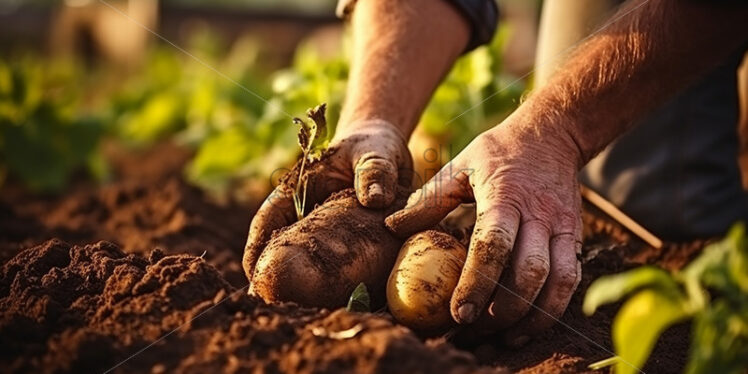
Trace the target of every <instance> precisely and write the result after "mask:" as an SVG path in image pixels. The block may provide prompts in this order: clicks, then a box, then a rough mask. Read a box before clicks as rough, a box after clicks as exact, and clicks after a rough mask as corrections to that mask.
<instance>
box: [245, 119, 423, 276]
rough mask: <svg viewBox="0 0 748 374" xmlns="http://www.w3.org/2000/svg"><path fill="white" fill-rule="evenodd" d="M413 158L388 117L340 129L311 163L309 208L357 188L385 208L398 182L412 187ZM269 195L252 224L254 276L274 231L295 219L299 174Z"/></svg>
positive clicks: (248, 257) (248, 266)
mask: <svg viewBox="0 0 748 374" xmlns="http://www.w3.org/2000/svg"><path fill="white" fill-rule="evenodd" d="M412 164H413V161H412V159H411V157H410V152H409V151H408V146H407V141H406V139H405V137H404V136H403V134H402V133H401V132H400V130H399V129H398V128H396V127H395V126H394V125H392V124H391V123H389V122H386V121H383V120H366V121H358V122H355V123H351V124H349V125H348V126H346V127H345V128H338V131H337V132H336V134H335V136H334V137H333V139H332V141H331V142H330V146H329V147H328V151H327V153H326V155H325V157H323V158H322V159H321V160H320V161H318V162H315V163H312V164H309V163H307V166H306V170H305V172H304V174H305V176H304V179H306V184H307V188H306V207H307V210H309V209H311V208H313V207H314V205H315V204H321V203H322V202H323V201H324V200H325V199H327V197H329V196H330V195H331V194H332V193H334V192H337V191H340V190H343V189H346V188H350V187H355V189H356V197H357V198H358V201H359V202H361V204H362V205H364V206H366V207H370V208H383V207H386V206H388V205H389V204H391V203H392V202H393V201H394V199H395V194H396V191H397V187H398V184H400V185H402V186H409V185H410V183H411V180H410V178H411V173H410V172H411V171H412V169H413V167H412ZM290 179H291V180H289V181H288V182H289V183H281V184H280V185H278V186H277V187H276V188H275V190H274V191H273V192H272V193H271V194H270V195H269V196H268V197H267V199H265V202H264V203H263V204H262V206H261V207H260V209H259V210H258V211H257V213H256V214H255V216H254V218H253V219H252V223H251V224H250V226H249V236H248V238H247V244H246V246H245V248H244V257H243V260H242V266H243V267H244V272H245V274H246V275H247V279H249V280H250V281H251V280H252V274H253V273H254V267H255V264H256V263H257V259H258V258H259V257H260V254H261V253H262V250H263V249H264V248H265V245H266V244H267V242H268V240H269V239H270V237H271V235H272V233H273V231H275V230H278V229H280V228H283V227H285V226H288V225H290V224H292V223H294V222H296V220H297V219H296V209H295V208H294V202H293V191H294V186H295V184H296V180H294V178H290Z"/></svg>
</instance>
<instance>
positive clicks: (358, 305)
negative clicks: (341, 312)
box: [345, 282, 371, 312]
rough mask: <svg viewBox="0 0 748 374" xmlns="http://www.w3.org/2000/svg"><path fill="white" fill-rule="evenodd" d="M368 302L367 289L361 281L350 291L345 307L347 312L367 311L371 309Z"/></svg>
mask: <svg viewBox="0 0 748 374" xmlns="http://www.w3.org/2000/svg"><path fill="white" fill-rule="evenodd" d="M370 304H371V301H370V299H369V291H368V290H367V289H366V285H365V284H364V283H363V282H361V283H359V284H358V286H356V289H354V290H353V293H351V298H350V299H348V306H347V307H346V308H345V309H346V310H347V311H349V312H368V311H370V310H371V305H370Z"/></svg>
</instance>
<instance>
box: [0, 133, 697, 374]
mask: <svg viewBox="0 0 748 374" xmlns="http://www.w3.org/2000/svg"><path fill="white" fill-rule="evenodd" d="M115 156H116V155H115ZM185 159H186V153H185V152H184V151H182V150H180V149H178V148H175V147H172V146H161V147H158V148H156V149H155V150H153V151H149V152H148V153H145V154H140V155H129V154H128V155H127V157H124V158H117V157H115V160H116V161H117V162H115V171H116V172H117V175H118V178H117V181H116V182H113V183H110V184H107V185H104V186H101V187H97V186H94V185H92V184H89V183H84V182H82V183H80V184H78V185H76V186H74V187H73V188H72V190H71V191H70V192H69V193H67V194H65V195H63V196H59V197H54V196H46V197H40V196H34V195H31V194H29V193H27V192H25V191H24V190H23V189H21V188H18V187H16V186H14V185H13V184H12V183H10V184H9V185H6V186H4V187H3V188H2V191H0V192H2V196H1V197H0V260H2V263H3V267H2V272H0V346H2V347H3V350H2V351H1V352H0V367H2V368H3V369H2V370H1V371H8V372H104V371H107V370H108V369H110V368H114V369H115V370H114V371H115V372H153V373H160V372H174V371H179V372H211V371H212V372H216V371H225V372H237V371H241V372H246V371H253V370H257V371H258V372H382V373H389V372H409V373H421V372H423V373H431V372H471V371H475V370H478V369H480V368H481V367H480V366H479V365H484V366H483V367H482V370H495V371H500V370H501V369H499V367H502V366H505V367H508V368H509V369H511V370H514V371H522V372H527V373H565V372H586V371H588V370H587V369H586V367H587V365H589V364H590V363H592V362H594V361H596V360H599V359H602V358H606V357H608V356H609V355H610V353H609V351H610V337H609V334H608V331H609V328H610V323H611V320H612V316H613V315H614V313H615V310H616V307H615V306H609V307H605V308H603V309H602V310H600V311H599V312H598V313H597V314H596V315H594V316H593V317H591V318H588V317H585V316H583V315H582V314H581V310H580V309H581V307H580V306H581V301H582V296H583V294H584V290H585V289H586V288H587V286H588V285H589V283H590V282H591V281H592V280H593V279H594V278H596V277H597V276H599V275H602V274H608V273H613V272H618V271H621V270H624V269H627V268H630V267H633V266H636V265H637V264H641V263H652V264H658V265H661V266H663V267H666V268H678V267H680V266H682V265H683V264H685V263H686V262H688V260H690V259H691V258H693V257H694V255H695V254H697V253H698V250H699V249H700V248H701V246H702V243H692V244H689V245H682V246H669V247H668V248H666V249H664V250H661V251H655V250H653V249H650V248H647V247H646V246H644V245H643V244H641V243H640V242H638V241H637V240H636V239H635V238H633V237H632V236H631V235H630V234H629V233H627V232H626V231H624V230H622V229H621V228H620V227H618V226H617V225H615V224H613V223H611V222H609V221H608V220H606V219H603V218H600V215H599V214H597V213H596V212H594V211H593V210H591V209H588V210H587V212H586V213H585V228H586V231H585V237H586V240H585V246H584V253H583V259H584V265H583V271H584V278H583V281H582V283H581V285H580V287H579V290H578V291H577V293H576V296H575V297H574V299H573V301H572V303H571V305H570V306H569V309H568V311H567V313H566V314H565V316H564V317H563V319H562V322H563V324H559V325H557V326H556V327H554V328H553V329H551V330H550V331H548V332H547V333H545V334H544V335H543V336H540V337H538V338H537V339H535V340H534V341H532V342H530V343H529V344H528V345H527V346H525V347H524V348H522V349H518V350H512V349H508V348H506V347H503V346H501V345H500V344H498V343H496V342H495V341H498V339H491V338H485V340H483V341H479V342H475V341H471V342H460V341H456V342H453V343H454V344H456V345H457V348H454V347H453V345H452V344H450V343H445V342H444V341H445V339H444V338H438V339H428V340H425V341H424V339H423V338H419V337H417V336H416V335H415V334H414V333H412V332H411V331H410V330H408V329H406V328H404V327H402V326H398V325H396V324H394V323H393V322H392V319H391V318H390V317H389V316H388V315H387V314H386V313H384V312H381V313H378V314H352V313H347V312H344V311H335V312H331V311H327V310H319V309H313V308H302V307H299V306H296V305H294V304H280V305H267V304H265V303H263V302H262V301H260V300H258V299H254V298H251V297H249V296H247V295H246V280H245V279H244V275H243V272H242V270H241V265H240V264H241V251H242V248H243V245H244V241H245V239H246V229H247V226H248V224H249V220H250V217H251V212H252V209H253V207H252V206H236V205H235V204H234V205H233V206H232V205H229V206H227V207H224V206H219V205H217V204H214V203H212V202H211V201H210V200H209V199H208V198H207V197H206V196H204V195H203V194H202V193H201V192H199V191H198V190H196V189H194V188H192V187H189V186H188V185H187V184H186V183H185V182H184V181H183V179H182V177H181V171H180V168H181V165H182V164H183V162H184V160H185ZM141 166H142V167H141ZM52 238H59V239H58V240H52V241H47V240H49V239H52ZM62 240H64V241H65V242H63V241H62ZM100 240H108V241H110V242H113V243H116V244H112V243H109V242H101V241H100ZM67 243H70V244H67ZM90 243H94V244H90ZM156 248H158V249H156ZM23 249H25V250H23ZM22 250H23V251H22ZM203 254H204V255H203ZM201 255H203V256H202V257H201ZM14 256H15V257H14ZM688 330H689V328H688V326H687V325H682V326H677V327H675V328H673V329H671V330H669V331H668V332H667V333H666V335H665V338H664V339H662V340H661V342H660V344H658V346H657V348H656V351H655V353H654V354H653V355H652V358H651V359H650V361H649V363H648V364H647V367H645V368H644V371H645V372H648V373H670V372H680V371H682V368H683V365H684V362H685V358H686V356H687V349H688V348H687V346H688ZM128 358H129V359H128ZM124 360H126V361H124ZM123 361H124V362H123ZM122 362H123V363H122ZM120 363H122V364H121V365H119V366H116V365H118V364H120ZM115 366H116V367H115Z"/></svg>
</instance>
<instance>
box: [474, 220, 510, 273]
mask: <svg viewBox="0 0 748 374" xmlns="http://www.w3.org/2000/svg"><path fill="white" fill-rule="evenodd" d="M473 238H474V241H473V243H472V245H471V250H472V251H473V256H474V257H475V258H476V259H477V260H478V263H480V264H491V265H494V264H498V265H499V266H500V267H502V268H503V267H504V265H505V264H506V260H507V257H508V256H507V254H508V253H509V251H510V250H511V248H512V244H513V241H514V238H513V237H512V235H511V233H509V231H507V230H506V229H503V228H492V229H488V230H486V229H480V228H476V232H475V233H474V234H473Z"/></svg>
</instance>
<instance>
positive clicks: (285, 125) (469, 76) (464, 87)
mask: <svg viewBox="0 0 748 374" xmlns="http://www.w3.org/2000/svg"><path fill="white" fill-rule="evenodd" d="M505 36H506V30H501V31H500V32H499V35H498V36H497V38H495V40H494V42H493V43H492V44H491V45H490V46H484V47H480V48H478V49H477V50H475V51H473V52H471V53H469V54H467V55H466V56H464V57H462V58H461V59H460V60H459V61H458V62H457V64H456V66H455V67H454V69H452V71H451V72H450V73H449V74H448V76H447V77H446V79H445V81H444V82H443V84H442V85H441V86H439V88H438V89H437V90H436V93H435V95H434V97H433V99H432V100H431V102H430V103H429V105H428V107H427V109H426V111H425V113H424V115H423V117H422V118H421V127H422V128H423V129H424V131H425V133H426V134H428V135H429V136H433V137H435V138H438V140H439V142H442V143H443V144H452V145H453V147H452V150H453V151H459V150H460V149H462V147H464V146H465V145H466V144H467V143H468V142H469V141H470V140H471V139H472V138H473V137H474V136H475V135H476V134H478V133H479V132H481V131H482V130H484V129H486V128H487V127H489V126H491V125H494V124H496V123H497V122H498V121H499V120H500V119H501V116H504V115H506V114H507V113H509V112H510V111H511V110H512V109H514V108H515V107H516V106H517V105H518V102H519V97H520V95H521V93H522V92H523V90H524V86H523V84H522V83H519V84H512V85H508V86H507V85H505V84H504V81H505V80H506V78H505V77H504V76H503V75H502V74H501V73H500V72H501V58H500V50H501V45H502V43H503V40H504V39H505ZM188 40H189V41H188V43H187V46H186V49H187V50H188V51H189V54H190V55H191V56H187V55H185V54H184V53H182V52H180V51H177V50H175V49H174V48H172V47H171V46H166V45H161V46H155V47H154V48H153V49H152V50H151V51H150V52H149V54H148V56H147V59H146V62H145V63H144V64H143V66H142V67H141V68H140V69H139V70H137V71H135V72H131V73H130V74H122V73H121V72H120V71H118V70H116V69H114V68H111V67H106V66H105V67H102V68H101V69H100V70H101V71H102V73H103V76H104V77H105V78H107V79H105V80H106V81H107V82H108V83H107V84H103V83H102V84H97V85H96V86H93V85H81V84H80V82H82V81H86V80H92V79H94V78H92V77H91V74H90V72H89V71H86V72H85V74H84V72H83V71H81V70H82V69H83V68H82V67H81V65H79V64H75V63H72V62H71V63H64V62H63V61H61V60H59V59H48V60H44V62H42V61H41V60H40V59H39V58H36V59H28V60H23V61H20V60H19V61H18V63H16V64H14V66H12V67H11V66H10V65H8V64H6V63H3V65H2V72H1V73H0V74H2V77H0V80H2V81H1V82H0V85H2V87H0V90H2V92H1V93H0V94H1V95H2V102H0V116H1V119H0V121H2V126H3V133H2V138H0V141H2V142H3V150H2V153H1V154H2V160H0V161H1V163H0V165H1V166H0V168H2V170H5V171H6V172H8V173H12V174H14V175H17V176H18V177H19V178H20V179H21V180H22V181H23V182H25V183H27V184H28V185H29V186H31V187H32V188H34V189H37V190H55V189H60V188H62V187H63V186H64V185H65V184H66V182H67V181H68V180H69V176H70V174H71V173H72V172H73V171H74V170H76V169H78V168H84V169H87V170H88V171H89V172H90V173H92V174H93V175H94V176H96V177H97V178H104V177H106V175H107V173H106V167H105V166H106V165H105V162H104V161H103V158H102V157H101V155H100V153H99V152H98V148H99V147H98V144H99V140H100V139H101V137H102V136H104V135H107V136H112V137H115V138H116V139H118V140H119V141H120V142H121V143H124V144H127V145H129V146H132V147H148V146H151V145H153V144H155V143H157V142H160V141H164V140H171V141H176V142H178V143H180V144H183V145H186V146H188V147H190V148H192V149H194V151H195V154H194V157H193V158H192V160H191V161H190V162H189V164H188V165H187V166H186V169H185V175H186V177H187V178H188V180H189V181H190V182H192V183H194V184H196V185H198V186H200V187H201V188H203V189H206V190H208V191H211V192H214V193H215V194H216V195H219V196H227V195H228V194H229V193H231V194H233V196H234V197H236V198H239V199H251V200H257V199H258V197H260V196H251V195H263V196H264V194H266V193H267V192H269V189H270V188H271V187H272V186H271V183H270V182H269V177H270V176H271V175H275V174H277V173H275V172H276V171H278V170H281V169H283V168H286V167H288V166H289V165H291V164H293V162H294V161H295V160H296V159H297V158H298V155H299V150H298V147H297V146H296V140H297V134H296V128H295V126H292V125H291V123H292V122H291V120H292V118H293V117H294V115H298V114H300V113H304V112H305V111H306V109H307V108H310V107H314V106H315V105H317V104H318V103H321V102H324V103H327V119H328V131H327V134H326V139H325V140H329V138H330V137H331V136H332V135H333V134H334V132H335V125H336V124H337V121H338V119H339V117H340V110H341V105H342V103H343V99H344V97H345V91H346V83H347V78H348V73H349V64H348V59H347V57H346V55H347V53H346V51H347V48H346V46H347V44H346V43H347V39H346V38H343V40H342V41H341V43H342V44H341V45H342V46H343V47H342V49H341V52H339V53H336V54H332V55H329V54H328V55H323V54H322V53H321V52H319V50H318V48H316V47H315V44H314V41H313V40H310V41H307V42H304V43H302V44H301V45H300V46H299V47H298V48H297V50H296V53H295V55H294V58H293V61H292V63H291V66H290V67H288V68H286V69H281V70H278V71H275V72H269V71H267V69H265V68H263V67H262V66H261V64H260V61H261V59H260V58H259V56H260V49H259V43H258V42H257V41H256V40H254V39H252V38H240V39H238V40H237V41H236V42H234V43H233V45H231V46H228V45H227V44H226V43H223V42H222V40H221V38H219V37H217V36H216V34H214V33H212V32H211V31H210V30H209V29H207V28H197V29H196V30H194V31H193V33H192V37H190V38H188ZM229 47H230V48H229ZM225 51H228V52H225ZM193 57H196V58H193ZM120 75H121V76H120ZM268 77H269V78H268ZM110 81H111V82H110ZM102 87H105V88H102ZM81 97H83V98H84V100H81V99H80V98H81ZM88 98H93V100H92V101H93V102H95V103H96V105H94V106H93V107H92V108H90V109H92V111H91V110H89V109H84V105H83V103H82V101H85V100H87V99H88ZM87 112H92V113H96V116H95V117H94V116H89V115H85V114H82V113H87ZM93 118H95V120H94V119H93ZM103 123H106V124H107V126H106V127H105V126H103ZM276 176H277V175H276ZM247 195H250V196H247Z"/></svg>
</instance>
